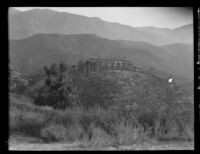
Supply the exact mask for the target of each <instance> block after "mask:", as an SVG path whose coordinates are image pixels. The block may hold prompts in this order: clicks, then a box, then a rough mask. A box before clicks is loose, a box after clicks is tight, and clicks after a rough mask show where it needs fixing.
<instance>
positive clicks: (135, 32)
mask: <svg viewBox="0 0 200 154" xmlns="http://www.w3.org/2000/svg"><path fill="white" fill-rule="evenodd" d="M9 22H10V24H9V30H10V33H9V37H10V38H14V39H17V38H18V39H21V38H27V37H30V36H31V35H34V34H37V33H44V34H45V33H46V34H49V33H59V34H83V33H90V34H96V35H98V36H100V37H106V38H109V39H112V40H116V39H122V40H131V41H144V42H148V43H150V44H153V45H166V44H173V43H178V42H179V43H187V44H191V43H192V41H193V38H192V37H193V36H192V32H191V31H192V30H191V28H189V29H188V28H187V27H186V30H185V29H184V26H183V27H182V28H181V29H175V30H169V29H167V30H166V29H163V28H155V27H154V28H153V29H149V30H148V31H147V30H146V28H142V27H140V28H137V27H132V26H129V25H123V24H120V23H114V22H108V21H104V20H102V19H101V18H99V17H86V16H83V15H77V14H71V13H67V12H57V11H54V10H50V9H32V10H28V11H23V12H21V11H20V12H19V13H17V14H10V15H9ZM190 27H191V26H190ZM163 30H164V34H163ZM186 31H187V32H186ZM185 36H187V37H185Z"/></svg>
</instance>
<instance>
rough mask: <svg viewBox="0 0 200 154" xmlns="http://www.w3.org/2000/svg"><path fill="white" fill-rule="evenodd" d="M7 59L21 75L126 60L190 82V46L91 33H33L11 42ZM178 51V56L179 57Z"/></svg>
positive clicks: (191, 58) (191, 68) (191, 75)
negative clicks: (61, 64) (63, 64)
mask: <svg viewBox="0 0 200 154" xmlns="http://www.w3.org/2000/svg"><path fill="white" fill-rule="evenodd" d="M9 51H10V60H11V61H12V63H13V64H14V66H17V67H18V68H19V69H20V71H21V72H23V73H29V72H31V71H33V70H35V69H38V68H40V67H42V66H44V65H48V64H50V63H53V62H56V61H58V60H65V61H67V62H68V63H76V62H77V61H78V60H80V59H88V58H90V57H98V56H100V57H102V58H108V57H109V58H113V57H114V58H115V57H125V58H126V59H128V60H130V61H132V62H133V63H134V64H135V65H137V66H140V67H142V68H147V67H148V68H150V67H153V68H156V69H158V70H160V71H164V72H168V73H170V72H171V73H174V74H175V75H177V76H179V77H181V76H182V77H184V78H188V79H192V77H193V66H192V61H193V57H192V55H193V54H192V46H191V45H188V44H172V45H165V46H154V45H151V44H149V43H146V42H133V41H124V40H109V39H107V38H101V37H99V36H97V35H94V34H70V35H61V34H35V35H33V36H31V37H29V38H25V39H20V40H10V50H9ZM180 51H181V54H180Z"/></svg>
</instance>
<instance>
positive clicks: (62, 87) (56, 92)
mask: <svg viewBox="0 0 200 154" xmlns="http://www.w3.org/2000/svg"><path fill="white" fill-rule="evenodd" d="M44 70H45V75H46V80H45V84H44V86H42V87H40V89H39V93H38V94H37V96H36V99H35V100H34V103H35V104H37V105H42V106H43V105H49V106H52V107H53V108H59V109H65V108H66V107H67V106H70V105H75V104H77V103H79V100H78V95H77V90H76V88H75V87H74V86H73V83H72V79H71V77H70V74H69V72H68V70H67V66H66V64H64V63H60V64H52V65H51V66H50V67H49V68H47V67H44Z"/></svg>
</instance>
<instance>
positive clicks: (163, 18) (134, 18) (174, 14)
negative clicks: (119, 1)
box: [15, 7, 193, 28]
mask: <svg viewBox="0 0 200 154" xmlns="http://www.w3.org/2000/svg"><path fill="white" fill-rule="evenodd" d="M34 8H35V7H34ZM37 8H47V9H52V10H56V11H62V12H63V11H64V12H69V13H73V14H79V15H84V16H88V17H99V18H101V19H103V20H105V21H110V22H118V23H121V24H125V25H130V26H133V27H144V26H155V27H162V28H176V27H179V26H182V25H186V24H190V23H192V22H193V12H192V9H191V8H184V7H182V8H181V7H37ZM15 9H18V10H20V11H25V10H29V9H33V7H15Z"/></svg>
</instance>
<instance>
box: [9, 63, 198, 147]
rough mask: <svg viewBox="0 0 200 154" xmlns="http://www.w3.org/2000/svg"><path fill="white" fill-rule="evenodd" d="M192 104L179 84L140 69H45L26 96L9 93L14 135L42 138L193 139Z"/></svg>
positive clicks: (101, 141)
mask: <svg viewBox="0 0 200 154" xmlns="http://www.w3.org/2000/svg"><path fill="white" fill-rule="evenodd" d="M193 113H194V112H193V104H192V103H190V102H189V100H188V99H187V98H186V97H184V93H182V91H181V88H180V87H179V86H178V85H169V84H168V83H167V82H166V81H163V80H157V79H155V78H153V77H150V76H146V75H141V74H137V73H132V74H127V72H124V73H119V72H104V73H101V74H100V73H93V74H81V75H80V74H77V73H71V72H70V71H69V69H68V67H67V65H65V64H63V63H60V64H53V65H52V66H50V67H49V68H47V67H45V68H44V74H43V76H42V77H41V78H36V77H35V78H34V80H32V84H30V86H29V87H27V90H26V96H19V95H16V94H15V95H14V94H11V95H10V124H9V125H10V133H11V134H15V133H23V134H26V135H30V136H34V137H37V138H40V139H41V140H42V141H44V142H54V141H62V142H74V141H84V142H85V143H88V146H105V145H107V146H109V145H113V146H118V145H130V144H134V143H136V142H141V141H143V140H148V139H151V138H153V139H157V140H193V138H194V117H193Z"/></svg>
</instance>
